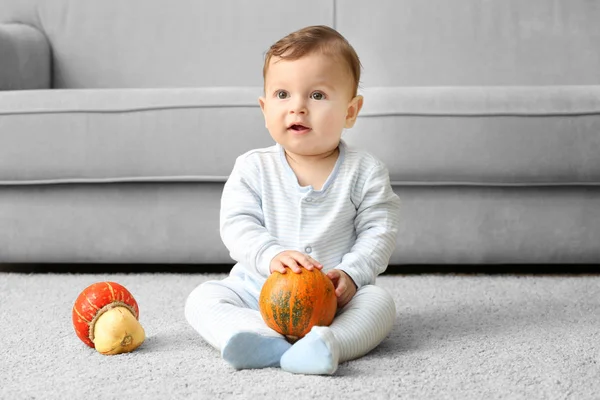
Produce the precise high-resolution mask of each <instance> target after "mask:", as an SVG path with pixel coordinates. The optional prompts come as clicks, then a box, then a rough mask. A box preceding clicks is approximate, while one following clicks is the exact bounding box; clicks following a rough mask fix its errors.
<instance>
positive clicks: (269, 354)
mask: <svg viewBox="0 0 600 400" xmlns="http://www.w3.org/2000/svg"><path fill="white" fill-rule="evenodd" d="M290 347H291V344H289V343H288V342H287V341H286V340H285V339H283V338H277V337H269V336H263V335H259V334H258V333H255V332H239V333H236V334H235V335H233V336H232V337H231V338H229V340H228V341H227V343H225V346H223V350H222V351H221V355H222V357H223V359H224V360H225V361H227V362H228V363H229V364H231V366H232V367H233V368H235V369H247V368H269V367H278V366H279V360H280V359H281V355H282V354H283V353H285V352H286V351H287V350H288V349H289V348H290Z"/></svg>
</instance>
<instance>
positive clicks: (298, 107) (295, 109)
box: [290, 99, 308, 114]
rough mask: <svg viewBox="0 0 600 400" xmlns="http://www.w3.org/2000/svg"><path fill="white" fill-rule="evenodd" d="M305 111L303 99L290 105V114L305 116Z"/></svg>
mask: <svg viewBox="0 0 600 400" xmlns="http://www.w3.org/2000/svg"><path fill="white" fill-rule="evenodd" d="M307 111H308V110H307V109H306V101H305V100H304V99H297V100H296V101H294V102H292V103H291V105H290V114H306V112H307Z"/></svg>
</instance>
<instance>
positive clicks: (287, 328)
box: [258, 268, 337, 342]
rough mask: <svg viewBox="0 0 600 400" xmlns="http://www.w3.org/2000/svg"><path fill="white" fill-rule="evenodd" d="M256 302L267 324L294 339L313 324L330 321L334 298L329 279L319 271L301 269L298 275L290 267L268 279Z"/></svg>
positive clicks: (301, 335) (293, 340) (334, 305)
mask: <svg viewBox="0 0 600 400" xmlns="http://www.w3.org/2000/svg"><path fill="white" fill-rule="evenodd" d="M258 305H259V310H260V314H261V315H262V317H263V319H264V321H265V323H266V324H267V326H269V328H271V329H273V330H275V331H277V332H279V333H280V334H282V335H284V336H285V337H286V338H287V339H288V341H290V342H295V341H296V340H298V339H300V338H302V337H304V335H306V334H307V333H308V332H310V330H311V328H312V327H313V326H315V325H317V326H328V325H330V324H331V322H332V321H333V318H334V317H335V312H336V310H337V298H336V296H335V288H334V286H333V283H332V282H331V279H329V277H328V276H327V275H325V274H324V273H323V272H321V271H320V270H318V269H316V268H315V269H313V270H312V271H309V270H307V269H302V272H301V273H298V274H297V273H294V272H293V271H292V270H289V271H286V273H285V274H281V273H279V272H273V273H272V274H271V275H270V276H269V277H268V278H267V280H266V282H265V284H264V285H263V287H262V289H261V292H260V297H259V299H258Z"/></svg>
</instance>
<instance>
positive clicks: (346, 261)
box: [185, 26, 400, 375]
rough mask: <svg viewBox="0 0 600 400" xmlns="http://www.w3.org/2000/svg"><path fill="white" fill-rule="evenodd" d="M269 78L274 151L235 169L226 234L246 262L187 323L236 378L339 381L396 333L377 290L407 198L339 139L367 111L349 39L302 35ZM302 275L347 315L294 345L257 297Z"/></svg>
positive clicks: (274, 51)
mask: <svg viewBox="0 0 600 400" xmlns="http://www.w3.org/2000/svg"><path fill="white" fill-rule="evenodd" d="M263 76H264V96H263V97H260V98H259V103H260V107H261V109H262V112H263V114H264V118H265V124H266V127H267V129H268V131H269V133H270V134H271V137H272V138H273V140H274V141H275V142H276V145H274V146H272V147H268V148H263V149H256V150H252V151H249V152H247V153H246V154H243V155H242V156H240V157H238V159H237V160H236V162H235V165H234V167H233V171H232V172H231V175H230V177H229V179H228V180H227V183H226V184H225V187H224V189H223V195H222V199H221V214H220V225H221V238H222V240H223V242H224V244H225V246H227V248H228V249H229V251H230V254H231V257H232V258H233V259H234V260H235V261H236V262H237V263H236V264H235V266H234V267H233V268H232V270H231V272H230V274H229V276H228V277H227V278H225V279H223V280H220V281H208V282H205V283H203V284H201V285H199V286H198V287H197V288H196V289H194V290H193V291H192V293H191V294H190V295H189V297H188V299H187V302H186V305H185V315H186V318H187V320H188V322H189V323H190V324H191V325H192V327H193V328H194V329H195V330H196V331H198V333H199V334H200V335H201V336H202V337H203V338H204V339H205V340H206V341H207V342H208V343H209V344H210V345H212V346H213V347H215V348H216V349H218V350H220V351H221V355H222V357H223V359H225V361H227V362H228V363H229V364H230V365H231V366H233V367H234V368H236V369H244V368H266V367H277V366H280V367H281V368H282V369H283V370H285V371H288V372H292V373H300V374H323V375H325V374H333V373H334V372H335V371H336V369H337V367H338V363H340V362H344V361H347V360H352V359H355V358H358V357H361V356H363V355H365V354H366V353H368V352H369V351H370V350H372V349H373V348H375V347H376V346H377V345H378V344H379V343H381V341H382V340H383V339H384V338H385V337H386V336H387V335H388V333H389V332H390V331H391V329H392V326H393V324H394V320H395V317H396V308H395V305H394V301H393V299H392V297H391V296H390V295H389V294H388V293H387V292H386V291H385V290H383V289H382V288H380V287H378V286H375V285H374V284H375V278H376V277H377V275H379V274H380V273H382V272H383V271H384V270H385V269H386V268H387V264H388V262H389V259H390V256H391V254H392V251H393V250H394V246H395V244H396V235H397V232H398V222H399V218H400V217H399V199H398V197H397V196H396V195H395V194H394V192H393V191H392V188H391V185H390V181H389V174H388V171H387V168H386V167H385V166H384V165H383V164H382V162H381V161H379V160H378V159H376V158H375V157H374V156H372V155H370V154H369V153H367V152H364V151H361V150H356V149H352V148H349V147H348V146H347V145H346V144H345V143H344V141H342V140H341V136H342V131H343V130H344V128H352V126H353V125H354V123H355V122H356V118H357V116H358V113H359V112H360V110H361V107H362V105H363V97H362V96H360V95H357V90H358V84H359V80H360V61H359V59H358V56H357V55H356V52H355V51H354V49H353V48H352V46H350V44H349V43H348V42H347V41H346V39H345V38H344V37H343V36H341V35H340V34H339V33H338V32H337V31H335V30H334V29H331V28H329V27H326V26H311V27H307V28H304V29H301V30H299V31H296V32H293V33H291V34H290V35H288V36H286V37H284V38H283V39H281V40H279V41H278V42H277V43H275V44H274V45H273V46H271V48H270V49H269V51H268V52H267V54H266V57H265V65H264V69H263ZM286 267H288V268H287V269H286ZM304 268H305V269H307V270H312V269H314V268H317V269H321V270H322V271H323V272H325V273H326V274H327V276H328V277H329V278H330V279H331V280H332V282H333V284H334V286H335V289H336V290H335V294H336V296H337V302H338V312H337V314H336V317H335V319H334V321H333V323H332V324H331V325H330V326H328V327H324V326H315V327H313V328H312V330H311V331H310V332H309V333H308V334H307V335H306V336H305V337H304V338H302V339H300V340H299V341H297V342H295V343H294V344H293V345H292V344H290V343H288V342H287V341H286V340H285V337H284V336H282V335H280V334H279V333H277V332H275V331H274V330H272V329H270V328H269V327H267V325H266V324H265V322H264V321H263V319H262V317H261V315H260V312H259V311H258V297H259V294H260V290H261V287H262V285H263V283H264V282H265V280H266V278H267V276H268V275H269V274H271V273H274V272H280V273H302V270H303V269H304Z"/></svg>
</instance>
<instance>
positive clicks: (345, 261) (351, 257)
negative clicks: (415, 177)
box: [336, 163, 400, 288]
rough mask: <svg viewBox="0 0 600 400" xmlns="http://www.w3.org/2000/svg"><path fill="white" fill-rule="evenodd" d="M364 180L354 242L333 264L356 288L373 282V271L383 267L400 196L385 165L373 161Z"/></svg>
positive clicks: (394, 231) (394, 230)
mask: <svg viewBox="0 0 600 400" xmlns="http://www.w3.org/2000/svg"><path fill="white" fill-rule="evenodd" d="M364 181H365V184H364V187H363V188H362V189H361V190H360V191H359V196H360V198H359V199H357V200H358V210H357V215H356V218H355V220H354V226H355V228H356V235H357V238H356V242H355V243H354V246H352V249H351V250H350V252H349V253H347V254H345V255H344V257H343V258H342V262H341V263H340V264H339V265H338V266H337V267H336V268H337V269H341V270H342V271H344V272H346V273H347V274H348V275H349V276H350V277H351V278H352V280H353V281H354V282H355V283H356V286H357V287H358V288H360V287H362V286H364V285H368V284H373V283H375V278H376V277H377V275H379V274H381V273H382V272H383V271H385V269H386V268H387V265H388V262H389V260H390V257H391V255H392V252H393V251H394V248H395V247H396V236H397V234H398V224H399V221H400V200H399V199H398V196H396V194H394V192H393V191H392V187H391V185H390V178H389V173H388V170H387V168H386V167H385V166H384V165H383V164H381V163H377V164H376V165H375V166H374V167H373V169H372V170H371V171H370V173H369V174H368V175H367V177H366V179H365V180H364Z"/></svg>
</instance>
